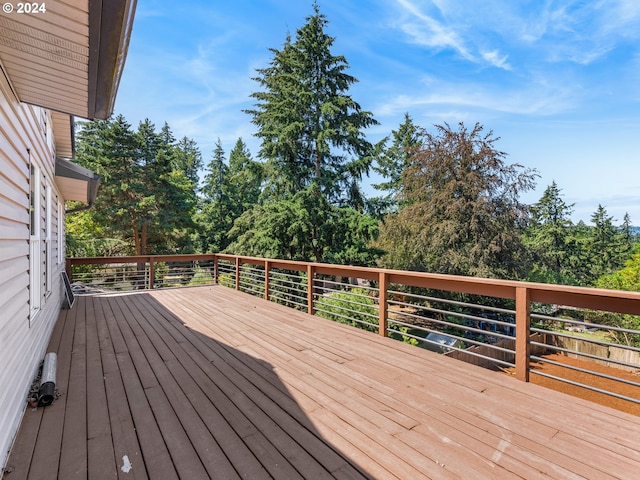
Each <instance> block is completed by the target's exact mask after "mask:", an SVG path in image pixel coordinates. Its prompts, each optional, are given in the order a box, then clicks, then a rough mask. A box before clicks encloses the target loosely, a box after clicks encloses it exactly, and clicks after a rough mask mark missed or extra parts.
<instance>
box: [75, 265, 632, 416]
mask: <svg viewBox="0 0 640 480" xmlns="http://www.w3.org/2000/svg"><path fill="white" fill-rule="evenodd" d="M67 273H68V274H69V277H70V278H71V279H72V283H73V287H74V288H75V289H76V291H77V292H78V293H81V292H95V291H112V290H136V289H138V290H139V289H145V288H171V287H178V286H192V285H202V284H213V283H217V284H220V285H224V286H227V287H230V288H235V289H237V290H240V291H242V292H245V293H247V294H250V295H254V296H257V297H261V298H265V299H268V300H270V301H272V302H276V303H280V304H283V305H286V306H287V307H290V308H295V309H297V310H302V311H306V312H308V313H310V314H315V315H318V316H322V317H325V318H327V319H330V320H333V321H336V322H340V323H344V324H348V325H352V326H354V327H358V328H362V329H365V330H369V331H372V332H376V333H378V334H379V335H382V336H388V337H391V338H394V339H396V340H399V341H402V342H405V343H410V344H413V345H416V346H418V347H422V348H426V349H429V350H433V351H436V352H440V353H443V354H445V355H447V356H451V357H454V358H458V359H461V360H464V361H466V362H470V363H474V364H477V365H480V366H483V367H486V368H493V369H502V370H506V371H509V372H510V373H513V374H514V375H515V376H516V377H517V378H518V379H520V380H524V381H528V380H529V376H530V374H534V375H539V376H540V377H545V378H548V379H552V380H555V381H560V382H564V383H566V384H569V385H575V386H579V387H580V388H584V389H588V390H591V391H593V392H597V393H603V394H606V395H610V396H612V397H616V398H618V399H622V400H625V401H630V402H634V403H637V404H640V382H639V380H640V378H638V376H637V374H638V373H640V330H637V329H634V328H628V326H627V325H622V326H621V325H617V324H615V322H604V321H602V320H598V319H601V318H603V317H602V315H603V312H605V313H606V315H608V316H609V317H611V318H613V319H618V320H619V319H628V318H636V317H630V316H640V293H637V292H622V291H613V290H602V289H593V288H583V287H571V286H561V285H548V284H536V283H527V282H515V281H508V280H499V279H486V278H472V277H462V276H452V275H439V274H429V273H422V272H408V271H398V270H385V269H378V268H366V267H354V266H345V265H329V264H320V263H311V262H296V261H288V260H277V259H262V258H252V257H242V256H235V255H227V254H208V255H169V256H139V257H101V258H70V259H67ZM637 318H639V319H640V317H637ZM639 322H640V321H639ZM638 324H639V323H635V325H638ZM569 360H572V361H569ZM576 362H577V363H576ZM549 367H555V370H553V372H554V373H549V371H548V368H549ZM558 371H559V372H562V373H557V372H558ZM575 374H580V375H581V376H582V377H583V378H582V379H580V380H576V379H575V378H576V376H575ZM634 374H635V375H634ZM585 378H586V380H585ZM590 379H604V380H607V381H609V382H611V383H612V384H613V385H614V386H612V387H607V388H601V387H598V386H596V385H595V383H594V382H592V381H591V380H590ZM615 385H625V386H631V387H634V388H637V391H638V393H637V394H634V395H628V394H622V393H618V392H617V391H616V387H615Z"/></svg>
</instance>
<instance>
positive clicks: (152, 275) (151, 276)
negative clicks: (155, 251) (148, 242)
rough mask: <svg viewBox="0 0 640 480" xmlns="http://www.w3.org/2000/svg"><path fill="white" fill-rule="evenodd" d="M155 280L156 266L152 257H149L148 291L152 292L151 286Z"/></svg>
mask: <svg viewBox="0 0 640 480" xmlns="http://www.w3.org/2000/svg"><path fill="white" fill-rule="evenodd" d="M155 278H156V264H155V263H154V261H153V257H149V290H153V284H154V283H155Z"/></svg>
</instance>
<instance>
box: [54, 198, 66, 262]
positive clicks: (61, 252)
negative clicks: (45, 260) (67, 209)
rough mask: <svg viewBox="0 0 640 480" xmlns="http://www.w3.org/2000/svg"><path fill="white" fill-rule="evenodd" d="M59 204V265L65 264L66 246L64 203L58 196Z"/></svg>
mask: <svg viewBox="0 0 640 480" xmlns="http://www.w3.org/2000/svg"><path fill="white" fill-rule="evenodd" d="M56 202H57V204H58V265H63V264H64V262H65V258H64V257H65V247H64V241H65V239H64V231H65V230H64V228H65V225H64V205H63V204H62V202H61V201H60V199H59V198H57V197H56Z"/></svg>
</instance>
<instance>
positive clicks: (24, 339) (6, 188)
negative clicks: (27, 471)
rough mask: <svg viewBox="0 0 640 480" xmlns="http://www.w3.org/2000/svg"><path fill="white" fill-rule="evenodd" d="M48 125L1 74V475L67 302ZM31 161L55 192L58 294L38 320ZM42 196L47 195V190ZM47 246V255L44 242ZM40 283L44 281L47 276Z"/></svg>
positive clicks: (54, 290) (54, 285)
mask: <svg viewBox="0 0 640 480" xmlns="http://www.w3.org/2000/svg"><path fill="white" fill-rule="evenodd" d="M43 120H46V121H48V122H50V121H51V120H50V118H49V114H48V113H47V112H45V111H43V110H42V109H40V108H37V107H31V106H28V105H24V104H20V103H19V102H18V101H17V100H16V99H15V97H14V96H13V94H12V93H11V90H10V89H9V87H8V85H7V82H6V79H5V77H4V75H0V365H2V368H1V369H0V385H2V389H0V412H2V414H1V415H0V471H1V470H2V467H4V465H5V463H6V459H7V455H8V451H9V449H10V447H11V443H12V441H13V438H14V436H15V434H16V431H17V429H18V426H19V424H20V420H21V418H22V414H23V412H24V408H25V406H26V398H27V394H28V391H29V387H30V386H31V382H32V380H33V378H34V376H35V373H36V371H37V369H38V366H39V364H40V361H41V360H42V358H43V356H44V353H45V348H46V345H47V342H48V340H49V337H50V335H51V331H52V328H53V325H54V323H55V320H56V318H57V315H58V312H59V310H60V302H61V298H62V295H61V294H62V289H61V284H60V271H61V270H62V269H63V265H62V263H59V262H58V260H59V258H58V252H59V250H58V248H59V247H58V235H57V232H58V227H57V226H56V223H57V220H58V210H57V209H58V205H57V202H56V199H57V198H59V192H58V191H57V190H56V188H55V183H54V168H55V161H54V155H53V152H52V151H51V149H50V147H49V146H48V143H50V142H48V141H47V138H46V136H45V131H44V130H43V128H42V126H43ZM29 159H31V162H33V163H34V164H35V165H37V166H38V168H39V169H40V173H41V175H42V176H43V177H44V178H46V179H47V181H48V182H49V184H50V185H51V187H52V188H53V190H52V199H53V201H52V202H51V209H52V212H51V219H52V226H51V232H50V238H51V242H50V248H51V249H52V252H51V253H52V255H51V259H52V261H51V262H50V267H51V268H53V269H54V270H53V271H52V275H51V285H50V290H51V294H50V295H49V296H48V297H46V298H42V300H41V310H40V311H39V313H38V314H37V316H36V317H35V318H34V319H31V320H30V311H29V310H30V308H29V238H30V235H29ZM40 195H44V189H43V191H41V192H40ZM45 204H46V199H45V198H43V199H42V205H43V208H42V209H41V211H40V212H38V213H39V215H41V216H42V217H43V220H45V218H44V215H45V214H44V205H45ZM61 220H62V219H61ZM41 246H42V248H43V249H44V237H43V238H42V240H41ZM43 258H44V257H43ZM40 280H41V281H42V282H44V280H45V272H44V271H43V272H42V276H41V278H40ZM42 292H43V293H44V283H43V286H42Z"/></svg>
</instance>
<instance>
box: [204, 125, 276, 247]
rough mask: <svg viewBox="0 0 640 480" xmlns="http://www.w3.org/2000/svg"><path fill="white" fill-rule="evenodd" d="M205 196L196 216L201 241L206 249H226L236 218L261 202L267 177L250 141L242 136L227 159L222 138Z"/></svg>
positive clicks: (215, 154)
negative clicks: (255, 156)
mask: <svg viewBox="0 0 640 480" xmlns="http://www.w3.org/2000/svg"><path fill="white" fill-rule="evenodd" d="M206 172H207V173H206V175H205V178H204V184H203V186H202V193H203V197H202V199H201V201H200V208H199V211H198V213H197V214H196V216H195V220H196V223H197V224H198V244H199V245H200V250H201V251H203V252H220V251H223V250H224V249H225V248H227V246H228V245H229V243H230V241H231V240H230V238H229V237H228V233H229V230H231V228H232V226H233V223H234V221H235V220H236V219H237V218H238V217H240V216H241V215H242V214H243V213H244V212H245V211H247V210H248V209H250V208H252V207H253V205H255V204H256V203H257V201H258V197H259V196H260V193H261V186H262V181H263V177H264V169H263V165H262V164H261V163H259V162H256V161H254V160H253V159H252V158H251V154H250V153H249V151H248V149H247V146H246V144H245V143H244V141H243V140H242V139H241V138H239V139H238V141H237V142H236V144H235V146H234V148H233V150H232V151H231V153H230V156H229V163H228V164H227V163H226V161H225V153H224V150H223V148H222V145H221V143H220V140H219V139H218V142H217V143H216V148H215V150H214V152H213V158H212V159H211V161H210V162H209V164H208V165H207V169H206Z"/></svg>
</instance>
